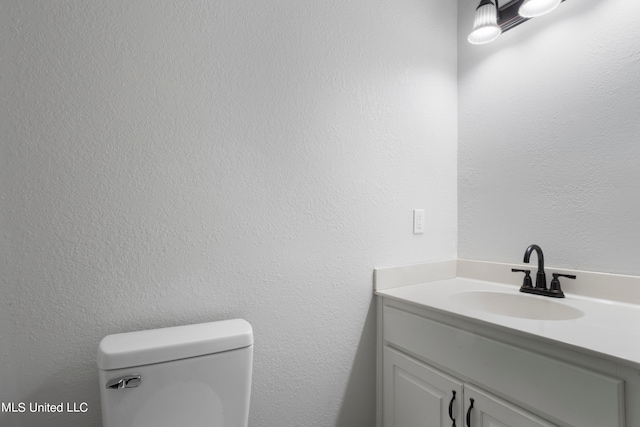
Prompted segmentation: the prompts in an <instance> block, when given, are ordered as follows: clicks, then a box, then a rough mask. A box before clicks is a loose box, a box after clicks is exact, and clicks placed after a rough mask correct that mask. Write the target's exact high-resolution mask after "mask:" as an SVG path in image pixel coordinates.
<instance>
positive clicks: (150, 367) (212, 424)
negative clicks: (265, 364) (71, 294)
mask: <svg viewBox="0 0 640 427" xmlns="http://www.w3.org/2000/svg"><path fill="white" fill-rule="evenodd" d="M252 364H253V330H252V328H251V325H250V324H249V323H248V322H247V321H245V320H242V319H233V320H223V321H219V322H210V323H201V324H196V325H187V326H176V327H171V328H162V329H153V330H147V331H139V332H128V333H123V334H115V335H109V336H106V337H104V338H103V339H102V341H101V342H100V345H99V347H98V369H99V376H100V398H101V406H102V426H103V427H176V426H184V427H247V423H248V418H249V397H250V392H251V370H252Z"/></svg>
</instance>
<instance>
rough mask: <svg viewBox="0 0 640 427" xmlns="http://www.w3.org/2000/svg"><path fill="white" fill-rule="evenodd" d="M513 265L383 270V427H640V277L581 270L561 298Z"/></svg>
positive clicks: (378, 275) (379, 278) (379, 282)
mask: <svg viewBox="0 0 640 427" xmlns="http://www.w3.org/2000/svg"><path fill="white" fill-rule="evenodd" d="M511 267H512V265H504V264H493V263H479V262H475V261H465V260H458V261H447V262H444V263H433V264H422V265H416V266H407V267H394V268H390V269H377V270H376V271H375V287H376V291H375V292H376V295H377V309H378V325H377V326H378V377H377V382H378V401H377V412H378V413H377V426H378V427H410V426H430V427H434V426H438V427H440V426H442V427H444V426H454V427H456V426H457V427H461V426H471V427H475V426H484V427H504V426H510V427H529V426H546V427H549V426H573V427H622V426H628V427H640V305H638V302H640V301H637V300H636V299H640V281H639V278H637V277H630V276H614V275H601V274H596V273H588V272H572V273H575V274H576V275H577V277H578V279H577V280H576V281H575V283H572V284H571V285H570V286H569V285H567V286H566V287H565V293H566V298H564V299H562V300H555V299H550V298H546V297H542V296H537V295H528V294H523V293H519V292H518V290H519V283H518V277H515V276H512V275H510V274H508V273H504V274H503V270H504V271H506V272H509V269H510V268H511ZM550 270H553V269H550ZM553 271H559V270H553ZM560 272H562V273H567V272H568V271H566V270H564V271H560ZM606 276H608V277H606ZM581 279H582V280H581ZM603 279H607V280H608V284H607V285H601V286H598V282H599V281H602V280H603ZM509 282H511V283H509ZM563 285H564V284H563ZM602 286H608V288H609V289H608V292H609V293H610V294H611V296H612V298H613V299H603V298H602V295H600V294H598V293H599V292H602V290H601V287H602ZM580 288H581V289H582V294H579V293H576V290H577V289H580ZM629 293H631V295H629ZM595 296H597V298H596V297H595ZM623 298H624V300H625V301H630V302H631V303H629V302H622V301H619V300H620V299H623Z"/></svg>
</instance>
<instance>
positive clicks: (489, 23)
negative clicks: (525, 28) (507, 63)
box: [467, 0, 564, 44]
mask: <svg viewBox="0 0 640 427" xmlns="http://www.w3.org/2000/svg"><path fill="white" fill-rule="evenodd" d="M494 1H495V3H494ZM563 1H564V0H503V3H505V4H504V5H502V6H500V5H499V4H498V0H480V4H479V5H478V8H477V9H476V14H475V18H474V20H473V30H471V34H469V37H468V39H467V40H469V43H472V44H484V43H489V42H492V41H494V40H495V39H497V38H498V37H499V36H500V34H502V33H504V32H506V31H509V30H510V29H512V28H513V27H517V26H518V25H520V24H522V23H523V22H525V21H528V20H529V19H531V18H534V17H537V16H541V15H544V14H545V13H549V12H551V11H552V10H554V9H555V8H556V7H558V5H559V4H560V3H562V2H563Z"/></svg>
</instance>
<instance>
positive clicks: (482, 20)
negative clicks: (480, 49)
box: [467, 0, 502, 44]
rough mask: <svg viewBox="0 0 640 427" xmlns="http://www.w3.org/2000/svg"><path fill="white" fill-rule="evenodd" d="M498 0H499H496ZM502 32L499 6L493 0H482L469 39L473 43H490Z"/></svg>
mask: <svg viewBox="0 0 640 427" xmlns="http://www.w3.org/2000/svg"><path fill="white" fill-rule="evenodd" d="M496 1H497V0H496ZM501 33H502V29H501V28H500V26H499V25H498V8H497V7H496V5H495V3H493V2H492V1H491V0H481V1H480V5H478V8H477V9H476V16H475V19H474V20H473V30H472V31H471V34H469V37H468V38H467V40H469V43H472V44H484V43H489V42H492V41H494V40H495V39H497V38H498V37H499V36H500V34H501Z"/></svg>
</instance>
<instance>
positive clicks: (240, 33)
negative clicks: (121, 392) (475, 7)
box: [0, 0, 457, 427]
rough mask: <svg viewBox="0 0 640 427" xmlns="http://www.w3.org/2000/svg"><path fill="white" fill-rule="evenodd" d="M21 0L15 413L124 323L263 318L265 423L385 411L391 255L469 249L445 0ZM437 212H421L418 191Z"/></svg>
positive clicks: (13, 279)
mask: <svg viewBox="0 0 640 427" xmlns="http://www.w3.org/2000/svg"><path fill="white" fill-rule="evenodd" d="M428 3H429V4H427V2H423V1H418V0H400V1H396V2H387V1H378V0H374V1H371V0H367V1H363V0H355V1H348V2H344V1H326V2H318V1H307V0H303V1H300V0H295V1H293V0H291V1H285V0H267V1H237V0H221V1H215V2H210V1H187V2H176V1H135V2H131V1H120V0H118V1H109V2H101V1H88V2H87V1H64V2H62V1H56V2H35V1H30V0H5V1H3V5H2V12H1V13H0V19H1V20H2V21H1V25H0V27H1V28H2V37H0V43H1V45H0V60H1V61H2V62H1V63H2V69H1V71H0V73H1V74H0V94H1V95H2V96H1V97H0V103H2V111H3V114H1V115H0V121H1V122H0V124H1V126H0V129H1V131H0V132H2V134H1V135H2V146H1V147H2V152H1V154H2V157H1V159H0V161H1V167H0V174H2V175H1V177H2V182H1V186H0V200H1V202H2V205H1V209H2V215H0V220H1V221H2V222H1V223H0V226H1V227H2V228H1V229H0V238H1V239H2V240H1V242H0V243H1V244H0V251H2V257H1V259H0V270H1V272H2V273H1V280H2V282H1V286H2V288H1V289H2V298H0V313H1V316H2V318H1V319H0V320H1V323H0V357H1V361H2V363H1V364H0V379H2V387H0V397H1V399H2V401H3V402H8V401H13V402H19V401H22V402H38V403H44V402H48V403H59V402H63V401H64V402H67V401H69V402H82V401H86V402H88V404H89V412H88V413H87V414H84V415H77V414H40V415H36V414H0V425H2V426H8V427H16V426H20V427H22V426H28V427H31V426H42V425H48V426H52V427H58V426H59V427H61V426H65V427H66V426H69V425H82V426H90V427H97V426H99V425H100V422H99V418H100V410H99V395H98V385H97V379H98V378H97V373H96V366H95V352H96V346H97V344H98V342H99V340H100V339H101V338H102V337H103V336H104V335H107V334H110V333H116V332H122V331H129V330H138V329H146V328H154V327H162V326H169V325H177V324H187V323H194V322H201V321H210V320H217V319H223V318H231V317H243V318H246V319H247V320H249V321H250V322H251V323H252V324H253V326H254V330H255V335H256V337H255V341H256V349H255V365H254V387H253V396H252V399H253V400H252V406H251V425H252V426H263V427H264V426H267V427H268V426H306V427H311V426H345V427H347V426H348V427H353V426H367V425H373V420H374V414H375V411H374V386H375V374H374V357H375V350H374V339H375V334H374V323H375V322H374V313H373V309H372V306H371V298H372V293H371V287H372V284H371V282H372V280H371V279H372V269H373V268H374V267H377V266H388V265H396V264H405V263H414V262H422V261H428V260H440V259H452V258H455V255H456V227H457V226H456V221H457V212H456V204H457V201H456V161H457V159H456V131H457V116H456V103H457V99H456V90H457V89H456V84H457V82H456V45H455V43H456V34H455V26H456V19H457V17H456V13H457V5H456V4H455V2H451V1H450V0H431V1H429V2H428ZM414 208H425V209H426V212H427V230H426V234H425V235H423V236H414V235H413V234H412V225H411V222H412V209H414Z"/></svg>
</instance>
